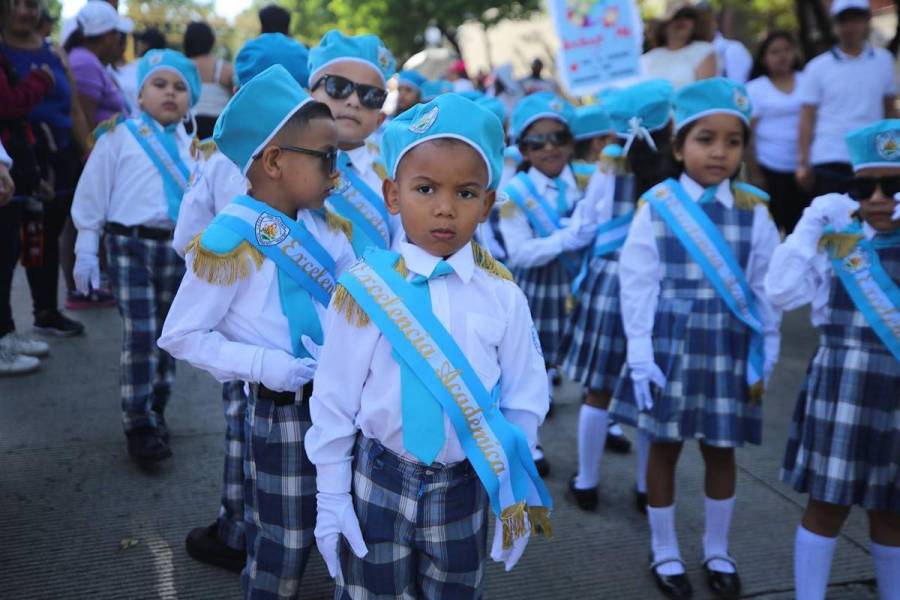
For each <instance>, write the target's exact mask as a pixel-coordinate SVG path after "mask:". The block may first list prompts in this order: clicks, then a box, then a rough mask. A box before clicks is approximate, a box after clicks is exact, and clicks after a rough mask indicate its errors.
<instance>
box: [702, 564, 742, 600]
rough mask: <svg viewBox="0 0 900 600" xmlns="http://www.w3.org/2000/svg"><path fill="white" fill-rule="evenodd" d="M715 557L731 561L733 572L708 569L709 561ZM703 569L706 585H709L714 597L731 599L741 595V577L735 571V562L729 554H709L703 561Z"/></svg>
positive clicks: (724, 599) (725, 599)
mask: <svg viewBox="0 0 900 600" xmlns="http://www.w3.org/2000/svg"><path fill="white" fill-rule="evenodd" d="M716 559H718V560H724V561H726V562H729V563H731V565H732V566H733V567H734V573H724V572H722V571H714V570H713V569H710V568H709V563H710V561H712V560H716ZM703 571H704V572H705V573H706V585H707V586H709V589H710V591H711V592H712V593H713V594H714V595H715V596H716V598H722V600H733V599H734V598H738V597H739V596H740V595H741V578H740V576H739V575H738V573H737V564H735V562H734V559H733V558H731V557H730V556H710V557H709V558H707V559H706V560H704V561H703Z"/></svg>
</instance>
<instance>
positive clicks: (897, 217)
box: [891, 194, 900, 221]
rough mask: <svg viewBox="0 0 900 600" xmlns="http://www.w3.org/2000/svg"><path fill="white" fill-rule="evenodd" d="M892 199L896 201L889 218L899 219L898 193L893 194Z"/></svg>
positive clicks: (899, 200)
mask: <svg viewBox="0 0 900 600" xmlns="http://www.w3.org/2000/svg"><path fill="white" fill-rule="evenodd" d="M894 200H895V201H896V202H897V205H896V206H895V207H894V213H893V214H892V215H891V219H893V220H894V221H900V194H895V195H894Z"/></svg>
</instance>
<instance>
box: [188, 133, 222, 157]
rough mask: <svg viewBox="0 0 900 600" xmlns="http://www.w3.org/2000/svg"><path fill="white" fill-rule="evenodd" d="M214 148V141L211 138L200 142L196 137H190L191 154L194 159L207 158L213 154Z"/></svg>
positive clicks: (215, 148)
mask: <svg viewBox="0 0 900 600" xmlns="http://www.w3.org/2000/svg"><path fill="white" fill-rule="evenodd" d="M216 150H217V147H216V143H215V142H214V141H212V140H204V141H202V142H201V141H200V139H199V138H197V137H193V138H191V156H192V157H193V158H194V160H200V157H203V158H204V159H205V160H209V157H210V156H212V155H213V154H215V153H216Z"/></svg>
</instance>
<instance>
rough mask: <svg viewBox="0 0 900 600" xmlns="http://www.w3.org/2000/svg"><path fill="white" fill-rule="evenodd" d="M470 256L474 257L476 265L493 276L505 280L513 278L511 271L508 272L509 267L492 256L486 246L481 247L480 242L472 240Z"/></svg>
mask: <svg viewBox="0 0 900 600" xmlns="http://www.w3.org/2000/svg"><path fill="white" fill-rule="evenodd" d="M472 257H473V258H474V259H475V264H476V265H478V266H479V267H481V268H482V269H484V270H485V271H487V272H488V273H489V274H491V275H493V276H494V277H499V278H500V279H506V280H507V281H512V280H513V276H512V273H510V272H509V269H507V268H506V267H505V266H504V265H503V264H502V263H501V262H500V261H498V260H497V259H496V258H494V257H493V256H492V255H491V253H490V252H489V251H488V250H487V248H485V247H483V246H482V245H481V244H477V243H475V242H472Z"/></svg>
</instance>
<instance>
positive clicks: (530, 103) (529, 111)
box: [510, 92, 575, 140]
mask: <svg viewBox="0 0 900 600" xmlns="http://www.w3.org/2000/svg"><path fill="white" fill-rule="evenodd" d="M540 119H554V120H556V121H560V122H561V123H563V124H564V125H566V126H567V127H569V128H570V129H571V128H572V124H573V122H574V120H575V107H573V106H572V105H571V104H569V103H568V102H567V101H565V100H563V99H562V98H560V97H559V96H557V95H556V94H553V93H551V92H538V93H536V94H531V95H530V96H525V97H524V98H522V100H520V101H519V103H518V104H517V105H516V107H515V108H514V109H513V113H512V119H511V123H510V135H511V136H512V138H513V140H518V139H519V137H521V136H522V134H523V133H524V132H525V130H526V129H528V127H529V126H530V125H531V124H532V123H534V122H535V121H538V120H540Z"/></svg>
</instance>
